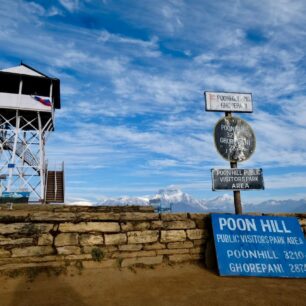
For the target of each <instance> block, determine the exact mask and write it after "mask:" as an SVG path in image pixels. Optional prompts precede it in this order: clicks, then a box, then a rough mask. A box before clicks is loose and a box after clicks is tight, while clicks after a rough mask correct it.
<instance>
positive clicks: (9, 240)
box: [0, 237, 33, 245]
mask: <svg viewBox="0 0 306 306" xmlns="http://www.w3.org/2000/svg"><path fill="white" fill-rule="evenodd" d="M32 243H33V238H16V239H12V238H8V237H0V245H21V244H32Z"/></svg>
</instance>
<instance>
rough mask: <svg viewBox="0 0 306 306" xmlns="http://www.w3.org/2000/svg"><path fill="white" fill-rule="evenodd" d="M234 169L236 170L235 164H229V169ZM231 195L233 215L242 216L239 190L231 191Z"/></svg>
mask: <svg viewBox="0 0 306 306" xmlns="http://www.w3.org/2000/svg"><path fill="white" fill-rule="evenodd" d="M234 168H237V162H231V169H234ZM233 193H234V205H235V214H236V215H242V206H241V197H240V190H235V191H233Z"/></svg>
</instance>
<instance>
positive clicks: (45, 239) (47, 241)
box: [38, 234, 53, 245]
mask: <svg viewBox="0 0 306 306" xmlns="http://www.w3.org/2000/svg"><path fill="white" fill-rule="evenodd" d="M52 244H53V236H52V235H51V234H42V235H40V236H39V237H38V245H52Z"/></svg>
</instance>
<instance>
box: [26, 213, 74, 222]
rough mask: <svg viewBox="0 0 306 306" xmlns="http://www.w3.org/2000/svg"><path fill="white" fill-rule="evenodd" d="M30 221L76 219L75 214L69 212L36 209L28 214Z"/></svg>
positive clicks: (67, 220)
mask: <svg viewBox="0 0 306 306" xmlns="http://www.w3.org/2000/svg"><path fill="white" fill-rule="evenodd" d="M30 220H31V221H66V222H69V221H70V222H72V221H74V220H76V215H75V214H74V213H69V212H52V211H38V212H32V213H31V214H30Z"/></svg>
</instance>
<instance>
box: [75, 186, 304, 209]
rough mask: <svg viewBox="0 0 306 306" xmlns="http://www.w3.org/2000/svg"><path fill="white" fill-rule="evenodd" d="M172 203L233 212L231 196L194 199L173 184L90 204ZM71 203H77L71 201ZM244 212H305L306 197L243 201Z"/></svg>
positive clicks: (177, 206) (180, 206) (184, 206)
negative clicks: (149, 192) (152, 192)
mask: <svg viewBox="0 0 306 306" xmlns="http://www.w3.org/2000/svg"><path fill="white" fill-rule="evenodd" d="M152 199H155V200H160V201H161V202H162V203H163V204H165V205H167V204H168V205H169V204H172V211H173V212H202V213H204V212H205V213H207V212H234V205H233V197H232V196H231V195H229V194H223V195H221V196H218V197H216V198H214V199H211V200H202V199H195V198H193V197H192V196H191V195H189V194H188V193H185V192H183V191H182V190H180V189H179V188H177V187H175V186H169V187H167V188H165V189H161V190H159V191H158V192H157V194H155V195H153V196H144V197H119V198H107V197H106V198H103V199H101V200H100V201H99V202H98V203H96V204H92V205H150V200H152ZM72 204H78V203H77V202H76V203H72ZM243 211H244V212H264V213H306V198H305V199H300V200H292V199H288V200H273V199H271V200H267V201H264V202H261V203H259V204H252V203H244V204H243Z"/></svg>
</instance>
